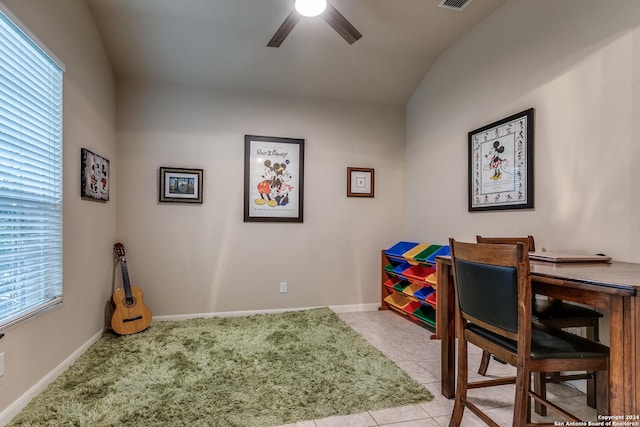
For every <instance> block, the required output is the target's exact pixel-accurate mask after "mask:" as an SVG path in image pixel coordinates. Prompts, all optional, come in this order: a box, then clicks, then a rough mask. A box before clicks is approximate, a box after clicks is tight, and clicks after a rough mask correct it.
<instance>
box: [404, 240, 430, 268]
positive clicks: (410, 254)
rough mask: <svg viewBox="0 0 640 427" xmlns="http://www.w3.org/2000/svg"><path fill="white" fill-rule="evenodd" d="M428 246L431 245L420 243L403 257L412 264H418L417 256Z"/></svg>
mask: <svg viewBox="0 0 640 427" xmlns="http://www.w3.org/2000/svg"><path fill="white" fill-rule="evenodd" d="M428 247H429V245H425V244H420V245H418V246H416V247H414V248H413V249H410V250H408V251H407V252H405V253H403V254H402V258H404V259H406V260H407V262H408V263H409V264H411V265H418V261H416V259H415V256H416V255H418V254H419V253H420V252H422V251H424V250H425V249H427V248H428Z"/></svg>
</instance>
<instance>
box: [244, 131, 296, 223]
mask: <svg viewBox="0 0 640 427" xmlns="http://www.w3.org/2000/svg"><path fill="white" fill-rule="evenodd" d="M304 142H305V141H304V139H299V138H280V137H274V136H261V135H245V137H244V222H303V208H304Z"/></svg>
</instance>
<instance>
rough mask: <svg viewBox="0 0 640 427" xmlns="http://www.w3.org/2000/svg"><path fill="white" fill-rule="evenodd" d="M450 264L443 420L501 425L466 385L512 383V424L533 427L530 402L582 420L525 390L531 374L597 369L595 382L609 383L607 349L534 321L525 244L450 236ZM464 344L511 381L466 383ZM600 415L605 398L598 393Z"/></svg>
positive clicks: (456, 423)
mask: <svg viewBox="0 0 640 427" xmlns="http://www.w3.org/2000/svg"><path fill="white" fill-rule="evenodd" d="M449 244H450V246H451V257H452V265H453V278H454V288H455V298H456V303H457V308H458V309H457V310H456V327H457V336H458V380H457V386H456V399H455V404H454V408H453V412H452V415H451V420H450V422H449V426H450V427H456V426H460V425H461V423H462V418H463V415H464V409H465V408H467V409H469V410H471V411H472V412H473V413H474V414H476V415H477V416H478V417H480V419H482V420H483V421H484V422H485V423H487V424H488V425H490V426H495V427H497V426H498V425H499V424H498V423H496V422H495V421H494V420H492V419H491V418H490V417H489V416H488V415H487V414H486V413H485V412H483V410H482V409H481V408H480V407H479V406H478V405H476V404H474V403H473V399H469V398H468V397H467V390H468V389H470V388H482V387H492V386H497V385H503V384H508V383H510V382H511V383H515V400H514V410H513V420H512V425H513V426H517V427H522V426H529V425H536V424H532V423H531V422H530V421H531V407H530V399H531V398H533V399H534V400H535V401H536V402H539V403H541V404H543V405H544V406H545V407H547V408H549V409H551V410H553V411H555V412H557V413H558V414H560V415H561V416H563V417H565V418H566V419H567V420H570V421H574V422H578V421H582V420H580V419H579V418H577V417H576V416H574V415H572V414H570V413H569V412H568V411H566V410H565V409H563V408H560V407H558V406H557V405H555V404H553V403H551V402H549V401H548V400H547V399H546V398H545V397H544V396H542V395H540V394H539V393H536V392H535V391H533V390H532V389H531V374H532V373H537V372H559V371H565V370H566V371H595V372H597V375H598V377H599V380H600V383H601V384H607V383H608V368H609V348H608V347H606V346H604V345H602V344H600V343H597V342H594V341H592V340H588V339H586V338H582V337H580V336H578V335H575V334H571V333H568V332H566V331H563V330H560V329H557V328H554V327H550V326H548V325H545V324H541V323H539V322H536V321H534V320H533V319H532V307H533V302H532V299H533V295H532V291H531V274H530V268H529V257H528V254H527V245H526V244H523V243H517V244H515V245H512V244H484V243H463V242H456V241H455V240H454V239H449ZM468 343H472V344H474V345H476V346H478V347H479V348H481V349H482V350H486V351H487V352H489V353H490V354H493V355H495V356H496V357H497V358H499V359H500V360H503V361H505V362H506V363H509V364H511V365H513V366H515V367H516V376H515V377H514V378H493V379H483V380H480V381H475V382H469V375H468V374H469V371H468V355H467V352H468ZM602 396H603V398H604V399H603V400H604V402H603V401H600V402H599V406H600V405H602V409H603V412H604V413H608V412H607V410H608V398H607V395H606V391H605V392H604V393H603V395H602Z"/></svg>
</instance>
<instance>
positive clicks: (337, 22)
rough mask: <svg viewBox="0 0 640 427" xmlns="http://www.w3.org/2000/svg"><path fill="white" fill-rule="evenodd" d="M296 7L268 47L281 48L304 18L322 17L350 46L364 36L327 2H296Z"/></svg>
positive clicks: (303, 0)
mask: <svg viewBox="0 0 640 427" xmlns="http://www.w3.org/2000/svg"><path fill="white" fill-rule="evenodd" d="M294 6H295V7H294V10H292V11H291V13H290V14H289V16H287V18H286V19H285V20H284V22H283V23H282V25H280V28H278V30H277V31H276V33H275V34H274V35H273V37H272V38H271V40H270V41H269V43H267V46H269V47H280V45H281V44H282V42H283V41H284V39H285V38H286V37H287V36H288V35H289V33H290V32H291V30H293V27H295V26H296V24H297V23H298V21H300V19H301V18H302V16H318V15H320V16H322V19H324V20H325V21H326V22H327V24H329V25H331V27H332V28H333V29H334V30H336V32H337V33H338V34H340V36H341V37H342V38H343V39H345V40H346V41H347V43H349V44H353V43H354V42H356V41H357V40H358V39H360V37H362V34H360V32H359V31H358V30H356V28H355V27H354V26H353V25H351V23H350V22H349V21H347V18H345V17H344V16H342V14H341V13H340V12H338V10H337V9H336V8H335V7H333V5H331V3H327V1H326V0H295V5H294Z"/></svg>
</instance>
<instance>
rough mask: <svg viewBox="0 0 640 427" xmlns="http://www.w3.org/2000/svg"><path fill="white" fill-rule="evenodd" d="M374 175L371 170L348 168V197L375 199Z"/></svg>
mask: <svg viewBox="0 0 640 427" xmlns="http://www.w3.org/2000/svg"><path fill="white" fill-rule="evenodd" d="M374 174H375V171H374V170H373V169H371V168H353V167H348V168H347V197H374V187H375V181H374Z"/></svg>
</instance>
